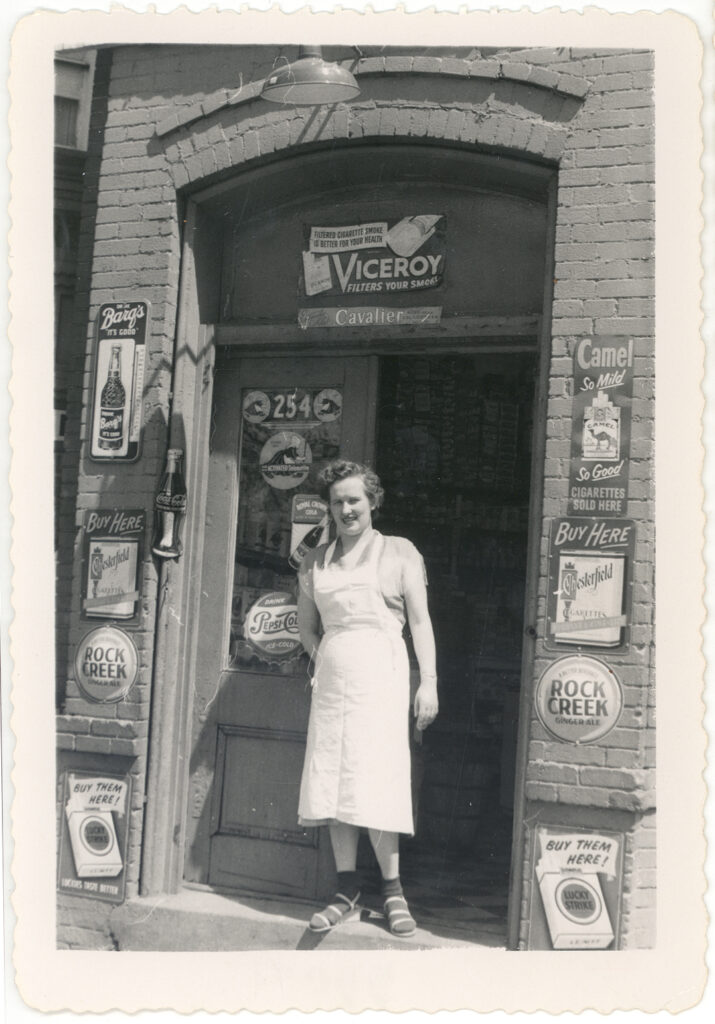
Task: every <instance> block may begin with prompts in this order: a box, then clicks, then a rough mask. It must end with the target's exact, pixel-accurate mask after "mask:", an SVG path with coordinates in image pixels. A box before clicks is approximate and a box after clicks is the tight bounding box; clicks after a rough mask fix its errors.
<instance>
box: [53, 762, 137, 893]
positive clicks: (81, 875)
mask: <svg viewBox="0 0 715 1024" xmlns="http://www.w3.org/2000/svg"><path fill="white" fill-rule="evenodd" d="M131 784H132V782H131V776H129V775H96V774H93V773H90V772H80V771H66V772H65V773H64V775H63V779H62V786H63V798H62V808H63V813H62V821H61V825H60V846H59V858H58V873H57V888H58V890H59V892H62V893H69V894H70V895H72V896H89V897H91V898H92V899H95V900H103V901H105V902H106V903H123V902H124V895H125V889H126V850H127V836H128V831H129V809H130V807H131Z"/></svg>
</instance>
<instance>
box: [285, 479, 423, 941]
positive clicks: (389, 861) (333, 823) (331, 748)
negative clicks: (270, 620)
mask: <svg viewBox="0 0 715 1024" xmlns="http://www.w3.org/2000/svg"><path fill="white" fill-rule="evenodd" d="M322 478H323V480H324V482H325V485H326V487H327V489H328V496H329V499H330V512H331V515H332V517H333V520H334V522H335V525H336V530H337V537H336V539H335V541H333V543H332V544H330V545H327V546H326V545H322V546H321V547H319V548H317V549H316V550H315V551H314V552H311V554H310V555H308V556H307V557H306V558H305V559H304V561H303V564H302V565H301V569H300V588H299V595H298V626H299V629H300V637H301V641H302V643H303V646H304V647H305V649H306V651H307V652H308V654H310V656H311V659H312V661H313V664H314V677H313V694H312V701H311V711H310V723H309V726H308V739H307V748H306V755H305V763H304V766H303V777H302V780H301V788H300V802H299V806H298V819H299V821H300V823H301V824H302V825H326V824H327V825H328V826H329V829H330V839H331V843H332V847H333V853H334V855H335V863H336V867H337V871H338V891H337V893H336V895H335V897H334V899H333V900H332V901H331V903H330V904H329V905H328V906H327V907H326V908H325V909H324V910H322V911H321V912H320V913H317V914H315V915H314V916H313V918H312V920H311V922H310V927H311V929H312V930H313V931H328V930H329V929H330V928H333V927H334V926H335V925H336V924H339V923H340V921H342V920H343V919H344V918H345V916H346V915H347V914H349V913H350V912H351V911H352V910H354V908H355V906H356V904H357V902H358V899H359V896H360V892H359V888H358V881H357V872H356V862H357V846H358V837H359V833H360V829H361V828H367V830H368V833H369V836H370V840H371V842H372V846H373V849H374V851H375V855H376V858H377V862H378V864H379V867H380V871H381V873H382V879H383V897H384V900H385V913H386V916H387V921H388V925H389V927H390V931H391V932H392V933H393V934H395V935H400V936H407V935H412V934H413V933H414V931H415V927H416V925H415V922H414V919H413V918H412V915H411V914H410V912H409V908H408V906H407V902H406V900H405V898H404V894H403V892H402V887H401V884H400V869H399V833H400V832H403V833H406V834H408V835H412V832H413V818H412V795H411V784H410V749H409V702H410V685H409V663H408V658H407V650H406V648H405V643H404V640H403V638H402V630H403V626H404V624H405V620H406V619H407V621H409V625H410V632H411V634H412V640H413V644H414V649H415V654H416V656H417V661H418V663H419V668H420V686H419V688H418V690H417V693H416V696H415V715H416V719H417V728H418V729H424V728H426V726H428V725H429V724H430V722H432V721H433V720H434V718H435V716H436V714H437V675H436V671H435V647H434V636H433V632H432V624H431V622H430V618H429V612H428V610H427V590H426V579H425V572H424V563H423V561H422V558H421V556H420V554H419V552H418V551H417V549H416V548H415V547H414V545H413V544H412V543H411V542H410V541H408V540H405V539H403V538H401V537H383V536H382V534H380V533H378V531H377V530H375V529H373V526H372V512H373V511H374V510H375V509H376V508H378V507H379V505H380V502H381V500H382V495H383V491H382V488H381V487H380V481H379V480H378V478H377V476H376V475H375V473H373V472H372V470H370V469H368V468H367V467H365V466H361V465H359V464H357V463H354V462H348V461H345V460H338V461H337V462H334V463H331V464H330V465H329V466H327V467H326V469H325V470H324V471H323V474H322Z"/></svg>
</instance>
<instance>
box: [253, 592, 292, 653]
mask: <svg viewBox="0 0 715 1024" xmlns="http://www.w3.org/2000/svg"><path fill="white" fill-rule="evenodd" d="M243 635H244V637H245V639H246V642H247V643H248V645H249V646H250V647H251V649H252V650H253V651H254V652H255V654H256V655H257V656H258V657H259V658H260V659H261V661H265V662H269V663H270V662H281V661H290V660H291V659H293V658H297V657H299V656H300V653H301V651H302V649H303V647H302V644H301V642H300V635H299V633H298V607H297V605H296V603H295V598H294V597H293V595H292V594H288V593H284V592H283V591H280V590H277V591H271V592H270V593H268V594H263V596H262V597H259V599H258V600H257V601H256V602H255V604H253V605H252V606H251V608H249V610H248V614H247V615H246V621H245V622H244V625H243Z"/></svg>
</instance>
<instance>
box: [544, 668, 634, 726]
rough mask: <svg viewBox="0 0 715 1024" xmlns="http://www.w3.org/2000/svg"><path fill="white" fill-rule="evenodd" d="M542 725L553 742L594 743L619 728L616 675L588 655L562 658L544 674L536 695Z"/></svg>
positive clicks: (619, 697) (620, 693)
mask: <svg viewBox="0 0 715 1024" xmlns="http://www.w3.org/2000/svg"><path fill="white" fill-rule="evenodd" d="M534 703H535V707H536V714H537V715H538V717H539V721H540V722H541V724H542V725H543V727H544V728H545V729H546V731H547V732H548V733H549V735H550V736H552V737H553V738H554V739H557V740H562V741H564V742H566V743H595V742H596V741H597V740H600V739H603V737H604V736H607V735H608V734H609V732H611V730H612V729H614V728H615V727H616V725H617V724H618V719H619V718H620V716H621V712H622V710H623V690H622V689H621V683H620V680H619V679H618V677H617V675H616V673H615V672H614V671H613V669H612V668H610V667H609V666H608V665H606V664H605V663H604V662H602V661H600V660H599V659H598V658H592V657H589V656H588V655H585V654H574V655H571V656H570V657H567V658H559V659H558V660H557V661H555V662H553V663H552V664H551V665H549V666H548V667H547V668H546V669H545V670H544V671H543V672H542V674H541V677H540V679H539V681H538V683H537V684H536V691H535V694H534Z"/></svg>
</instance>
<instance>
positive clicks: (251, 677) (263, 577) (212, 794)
mask: <svg viewBox="0 0 715 1024" xmlns="http://www.w3.org/2000/svg"><path fill="white" fill-rule="evenodd" d="M375 374H376V360H375V359H374V358H371V357H355V358H293V357H289V358H282V357H276V358H245V357H236V356H235V355H233V354H232V352H231V350H226V351H224V352H219V354H218V355H217V361H216V375H215V383H214V410H213V419H212V426H211V438H210V443H209V447H210V456H209V482H208V495H207V510H206V530H205V535H204V556H203V571H202V575H201V580H200V581H197V585H200V587H201V603H200V613H199V620H198V622H197V623H195V624H194V623H187V628H190V629H196V630H197V631H198V658H197V672H196V680H195V697H194V704H193V724H192V753H191V764H190V784H189V806H188V815H187V821H188V825H187V844H186V865H185V877H186V879H187V880H189V881H194V882H203V883H208V884H210V885H214V886H218V887H227V888H235V889H242V890H249V891H254V892H264V893H277V894H285V895H293V896H300V897H305V898H316V897H321V896H323V895H325V893H326V891H327V889H326V886H329V885H330V884H331V881H332V879H331V864H332V861H331V854H330V852H329V848H328V847H329V843H328V842H327V837H326V836H322V833H323V831H324V830H322V829H315V828H309V829H303V828H301V827H300V826H299V825H298V823H297V807H298V791H299V784H300V775H301V769H302V763H303V756H304V751H305V735H306V730H307V723H308V714H309V710H310V682H309V676H308V664H307V658H306V656H305V655H304V654H303V653H302V650H301V648H300V643H299V638H298V633H297V627H296V623H295V615H294V607H295V601H296V594H297V590H296V588H297V576H296V571H295V569H293V568H292V567H291V565H290V563H289V556H290V555H291V549H292V546H293V545H292V543H291V510H292V505H293V498H294V496H296V495H300V496H303V495H305V496H308V495H317V494H318V481H317V477H318V473H319V471H320V469H321V468H322V467H323V466H324V465H325V463H326V462H328V461H329V460H330V459H332V458H335V457H337V456H338V455H341V456H345V457H348V458H353V459H356V460H363V459H365V458H366V457H367V456H369V455H370V454H371V451H372V448H373V443H374V440H373V439H374V420H375V411H374V410H375V392H376V382H375ZM293 540H295V538H294V539H293ZM292 609H293V611H292Z"/></svg>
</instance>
